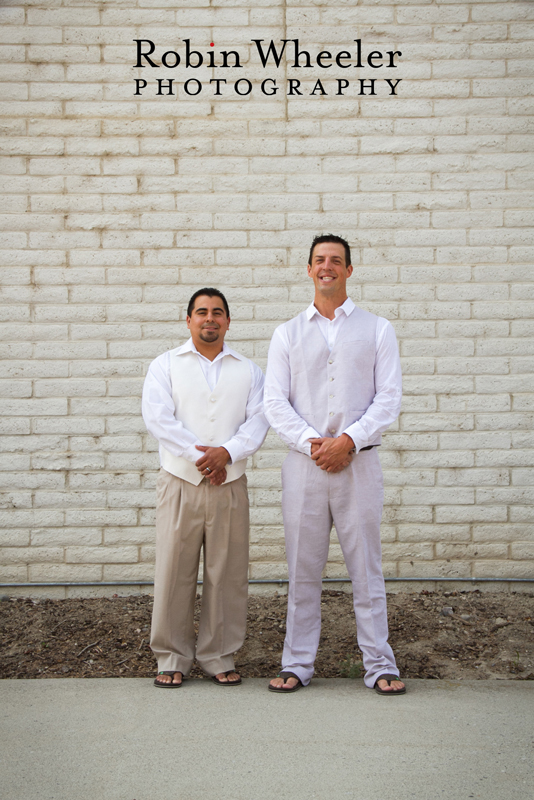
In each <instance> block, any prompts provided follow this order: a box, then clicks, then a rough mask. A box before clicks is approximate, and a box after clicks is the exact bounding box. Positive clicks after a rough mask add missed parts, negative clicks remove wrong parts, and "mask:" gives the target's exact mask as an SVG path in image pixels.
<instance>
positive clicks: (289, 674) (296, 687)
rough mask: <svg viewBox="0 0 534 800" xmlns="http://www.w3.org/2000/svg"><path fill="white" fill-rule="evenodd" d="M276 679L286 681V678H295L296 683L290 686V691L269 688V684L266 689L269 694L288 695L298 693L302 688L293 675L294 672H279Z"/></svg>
mask: <svg viewBox="0 0 534 800" xmlns="http://www.w3.org/2000/svg"><path fill="white" fill-rule="evenodd" d="M276 677H277V678H284V680H287V678H296V679H297V681H298V683H296V684H295V685H294V686H292V687H291V689H284V688H283V687H282V686H271V684H269V686H268V687H267V688H268V689H269V691H270V692H280V693H281V694H289V692H298V690H299V689H300V688H301V686H304V684H303V683H302V681H301V680H300V678H299V676H298V675H295V673H294V672H281V673H280V674H279V675H277V676H276Z"/></svg>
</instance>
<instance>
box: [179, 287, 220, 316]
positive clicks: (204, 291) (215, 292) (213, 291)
mask: <svg viewBox="0 0 534 800" xmlns="http://www.w3.org/2000/svg"><path fill="white" fill-rule="evenodd" d="M202 294H205V295H207V296H208V297H220V298H221V300H222V304H223V306H224V310H225V311H226V316H227V317H229V316H230V309H229V308H228V303H227V302H226V297H225V296H224V295H223V293H222V292H220V291H219V290H218V289H212V288H210V287H205V288H204V289H199V290H198V292H195V294H194V295H193V296H192V297H191V300H190V301H189V303H188V306H187V316H188V317H190V316H191V314H192V313H193V309H194V307H195V300H196V299H197V297H200V295H202Z"/></svg>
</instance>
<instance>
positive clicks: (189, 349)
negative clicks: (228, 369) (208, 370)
mask: <svg viewBox="0 0 534 800" xmlns="http://www.w3.org/2000/svg"><path fill="white" fill-rule="evenodd" d="M184 353H196V354H197V356H200V358H206V357H205V356H203V355H202V353H199V352H198V350H197V348H196V347H195V345H194V344H193V339H192V338H189V339H188V340H187V342H186V343H185V344H183V345H182V346H181V347H179V348H178V349H177V350H176V355H179V356H181V355H183V354H184ZM225 356H233V357H234V358H237V359H241V356H240V355H239V353H236V351H235V350H232V348H231V347H228V345H227V344H226V342H223V348H222V350H221V352H220V353H218V354H217V355H216V356H215V358H214V359H213V361H211V362H210V363H211V364H215V362H216V361H219V359H221V358H224V357H225ZM206 361H209V358H206Z"/></svg>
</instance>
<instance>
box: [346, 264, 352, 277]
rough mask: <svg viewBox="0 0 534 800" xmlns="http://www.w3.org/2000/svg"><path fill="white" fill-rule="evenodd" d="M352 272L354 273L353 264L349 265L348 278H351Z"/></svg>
mask: <svg viewBox="0 0 534 800" xmlns="http://www.w3.org/2000/svg"><path fill="white" fill-rule="evenodd" d="M352 272H353V267H352V264H349V266H348V267H347V278H350V276H351V275H352Z"/></svg>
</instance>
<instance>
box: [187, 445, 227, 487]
mask: <svg viewBox="0 0 534 800" xmlns="http://www.w3.org/2000/svg"><path fill="white" fill-rule="evenodd" d="M195 447H196V449H197V450H201V451H202V452H203V453H204V455H203V456H201V457H200V458H199V459H198V461H196V462H195V466H196V468H197V469H198V471H199V472H201V473H202V475H204V477H205V478H207V479H208V480H209V482H210V483H211V485H212V486H220V485H221V483H224V482H225V480H226V465H227V464H228V462H229V461H230V453H229V452H228V450H226V449H225V448H224V447H205V446H204V445H203V444H197V445H195Z"/></svg>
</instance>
